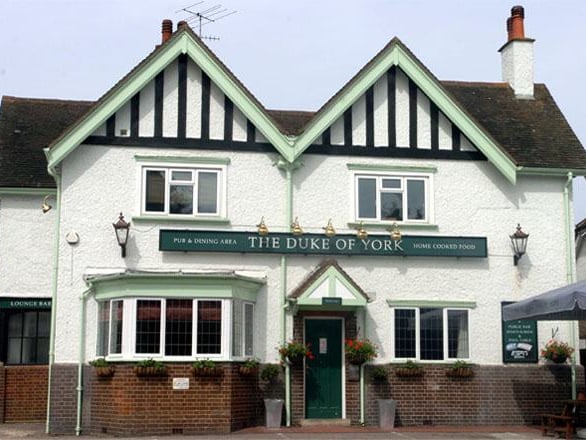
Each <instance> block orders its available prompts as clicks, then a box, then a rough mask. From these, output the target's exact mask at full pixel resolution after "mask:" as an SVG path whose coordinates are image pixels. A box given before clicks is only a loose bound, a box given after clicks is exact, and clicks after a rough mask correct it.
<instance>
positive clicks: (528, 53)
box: [501, 40, 533, 98]
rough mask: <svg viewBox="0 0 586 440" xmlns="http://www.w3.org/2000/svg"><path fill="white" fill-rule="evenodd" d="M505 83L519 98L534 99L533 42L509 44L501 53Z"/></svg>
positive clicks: (521, 41)
mask: <svg viewBox="0 0 586 440" xmlns="http://www.w3.org/2000/svg"><path fill="white" fill-rule="evenodd" d="M501 63H502V74H503V81H505V82H508V83H509V84H510V85H511V87H512V89H513V90H514V92H515V96H517V97H519V98H532V97H533V41H531V40H516V41H511V42H509V43H508V44H507V45H506V46H505V47H504V48H503V49H502V51H501Z"/></svg>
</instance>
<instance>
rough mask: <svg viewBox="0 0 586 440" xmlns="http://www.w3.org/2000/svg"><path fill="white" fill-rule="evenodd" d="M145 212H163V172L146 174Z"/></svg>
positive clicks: (150, 171) (152, 171)
mask: <svg viewBox="0 0 586 440" xmlns="http://www.w3.org/2000/svg"><path fill="white" fill-rule="evenodd" d="M145 198H146V200H145V210H146V211H154V212H164V211H165V171H155V170H149V171H147V172H146V191H145Z"/></svg>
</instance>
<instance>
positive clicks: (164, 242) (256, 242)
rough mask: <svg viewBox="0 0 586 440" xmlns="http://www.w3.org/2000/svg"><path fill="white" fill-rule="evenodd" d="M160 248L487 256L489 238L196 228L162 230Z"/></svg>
mask: <svg viewBox="0 0 586 440" xmlns="http://www.w3.org/2000/svg"><path fill="white" fill-rule="evenodd" d="M159 250H160V251H179V252H240V253H242V252H244V253H262V254H303V255H368V256H381V257H388V256H401V257H404V256H417V257H476V258H486V255H487V251H486V237H441V236H423V235H412V236H403V237H402V238H401V239H400V240H392V239H391V238H390V236H389V235H369V236H368V238H366V239H364V240H360V239H358V238H357V237H356V236H355V235H336V236H334V237H326V236H325V235H323V234H303V235H293V234H290V233H288V234H287V233H271V234H269V235H266V236H261V235H259V234H258V233H256V232H233V231H226V232H220V231H193V230H183V229H161V230H160V231H159Z"/></svg>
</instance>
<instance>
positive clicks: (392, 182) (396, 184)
mask: <svg viewBox="0 0 586 440" xmlns="http://www.w3.org/2000/svg"><path fill="white" fill-rule="evenodd" d="M383 188H393V189H401V179H383Z"/></svg>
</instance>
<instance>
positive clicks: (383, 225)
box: [348, 222, 439, 232]
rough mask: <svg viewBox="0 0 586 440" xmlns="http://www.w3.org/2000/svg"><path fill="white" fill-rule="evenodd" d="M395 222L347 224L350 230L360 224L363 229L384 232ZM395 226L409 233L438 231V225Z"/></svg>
mask: <svg viewBox="0 0 586 440" xmlns="http://www.w3.org/2000/svg"><path fill="white" fill-rule="evenodd" d="M393 223H395V222H387V223H367V222H349V223H348V227H349V228H350V229H356V228H358V227H359V226H360V225H361V224H362V227H364V228H365V229H377V230H383V231H386V230H388V229H389V227H390V226H391V225H392V224H393ZM397 226H399V229H400V230H401V232H402V231H405V230H411V231H416V230H431V231H437V230H438V229H439V226H438V225H434V224H431V223H399V222H397Z"/></svg>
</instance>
